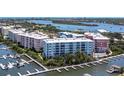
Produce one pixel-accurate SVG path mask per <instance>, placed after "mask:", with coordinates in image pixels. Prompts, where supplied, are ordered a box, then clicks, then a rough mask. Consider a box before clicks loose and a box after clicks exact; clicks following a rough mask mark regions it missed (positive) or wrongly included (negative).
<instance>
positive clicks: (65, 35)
mask: <svg viewBox="0 0 124 93" xmlns="http://www.w3.org/2000/svg"><path fill="white" fill-rule="evenodd" d="M58 36H59V38H82V37H84V35H83V34H76V33H70V32H59V33H58Z"/></svg>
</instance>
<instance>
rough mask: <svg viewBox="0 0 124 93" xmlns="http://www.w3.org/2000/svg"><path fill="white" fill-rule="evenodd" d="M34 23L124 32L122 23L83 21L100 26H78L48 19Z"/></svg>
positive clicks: (83, 29) (67, 28) (86, 29)
mask: <svg viewBox="0 0 124 93" xmlns="http://www.w3.org/2000/svg"><path fill="white" fill-rule="evenodd" d="M30 22H32V23H36V24H51V25H52V26H55V27H57V28H58V29H61V30H70V31H75V30H81V31H96V30H97V29H105V30H108V31H110V32H124V26H122V25H114V24H107V23H96V22H82V23H87V24H91V23H94V24H97V25H98V26H78V25H68V24H57V23H52V21H46V20H30Z"/></svg>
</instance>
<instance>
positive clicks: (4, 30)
mask: <svg viewBox="0 0 124 93" xmlns="http://www.w3.org/2000/svg"><path fill="white" fill-rule="evenodd" d="M10 29H13V26H2V27H1V29H0V32H1V34H2V35H3V37H4V38H8V32H9V30H10Z"/></svg>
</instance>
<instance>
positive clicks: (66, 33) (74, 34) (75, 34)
mask: <svg viewBox="0 0 124 93" xmlns="http://www.w3.org/2000/svg"><path fill="white" fill-rule="evenodd" d="M59 33H62V34H65V35H73V36H75V37H76V36H84V35H83V34H77V33H70V32H59Z"/></svg>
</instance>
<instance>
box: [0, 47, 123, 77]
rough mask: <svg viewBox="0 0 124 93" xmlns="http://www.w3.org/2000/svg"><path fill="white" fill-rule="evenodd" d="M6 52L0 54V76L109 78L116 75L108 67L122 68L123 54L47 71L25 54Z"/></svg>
mask: <svg viewBox="0 0 124 93" xmlns="http://www.w3.org/2000/svg"><path fill="white" fill-rule="evenodd" d="M3 50H4V49H3ZM4 51H5V52H6V50H4ZM7 51H8V52H7V54H6V53H4V52H3V53H2V54H0V75H1V76H4V75H5V76H51V75H52V76H55V75H57V76H58V75H59V76H61V75H62V76H63V75H64V76H66V75H67V76H73V75H74V76H78V75H79V76H82V75H84V76H91V75H93V76H94V75H98V76H104V75H108V76H109V75H110V76H111V75H117V74H116V73H114V74H111V73H112V71H111V70H109V68H110V66H113V65H117V66H124V63H123V60H124V54H121V55H117V56H112V57H108V58H103V59H100V60H97V61H93V62H88V63H82V64H77V65H70V66H63V67H56V68H51V69H48V68H47V67H45V66H43V65H42V64H40V63H39V62H37V61H36V60H35V59H33V58H31V57H30V56H29V55H27V54H21V55H19V54H17V53H16V52H14V51H13V52H10V51H12V50H10V51H9V50H7ZM0 53H1V52H0Z"/></svg>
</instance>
